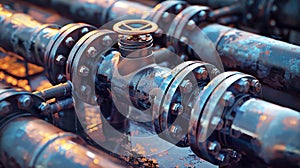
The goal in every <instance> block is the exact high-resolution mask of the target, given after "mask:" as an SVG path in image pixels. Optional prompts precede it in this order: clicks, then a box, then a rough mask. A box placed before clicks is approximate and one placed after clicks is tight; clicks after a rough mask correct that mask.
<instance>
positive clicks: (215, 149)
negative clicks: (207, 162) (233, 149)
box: [207, 141, 221, 155]
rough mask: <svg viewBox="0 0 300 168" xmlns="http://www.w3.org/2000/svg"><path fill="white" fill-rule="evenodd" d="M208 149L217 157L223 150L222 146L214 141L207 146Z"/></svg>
mask: <svg viewBox="0 0 300 168" xmlns="http://www.w3.org/2000/svg"><path fill="white" fill-rule="evenodd" d="M207 149H208V151H209V152H210V153H211V154H213V155H217V154H219V152H220V150H221V145H220V143H219V142H216V141H214V142H209V143H208V144H207Z"/></svg>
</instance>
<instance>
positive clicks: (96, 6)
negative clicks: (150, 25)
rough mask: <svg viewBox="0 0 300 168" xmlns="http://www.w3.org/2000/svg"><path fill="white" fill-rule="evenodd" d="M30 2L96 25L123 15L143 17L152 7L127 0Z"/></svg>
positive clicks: (32, 0) (75, 19) (46, 0)
mask: <svg viewBox="0 0 300 168" xmlns="http://www.w3.org/2000/svg"><path fill="white" fill-rule="evenodd" d="M29 2H32V3H36V4H37V5H40V6H43V7H51V8H53V9H59V10H57V11H58V12H59V13H60V14H62V15H64V16H66V17H69V18H71V19H72V20H74V21H80V22H85V23H89V24H93V25H95V26H101V25H103V24H105V23H107V22H108V21H111V20H113V19H116V18H120V17H122V16H128V15H134V17H136V18H141V17H142V15H143V14H144V13H145V12H150V11H151V10H152V8H151V7H148V6H146V5H143V4H140V3H137V2H131V1H126V0H108V1H86V0H75V1H62V0H42V1H35V0H29Z"/></svg>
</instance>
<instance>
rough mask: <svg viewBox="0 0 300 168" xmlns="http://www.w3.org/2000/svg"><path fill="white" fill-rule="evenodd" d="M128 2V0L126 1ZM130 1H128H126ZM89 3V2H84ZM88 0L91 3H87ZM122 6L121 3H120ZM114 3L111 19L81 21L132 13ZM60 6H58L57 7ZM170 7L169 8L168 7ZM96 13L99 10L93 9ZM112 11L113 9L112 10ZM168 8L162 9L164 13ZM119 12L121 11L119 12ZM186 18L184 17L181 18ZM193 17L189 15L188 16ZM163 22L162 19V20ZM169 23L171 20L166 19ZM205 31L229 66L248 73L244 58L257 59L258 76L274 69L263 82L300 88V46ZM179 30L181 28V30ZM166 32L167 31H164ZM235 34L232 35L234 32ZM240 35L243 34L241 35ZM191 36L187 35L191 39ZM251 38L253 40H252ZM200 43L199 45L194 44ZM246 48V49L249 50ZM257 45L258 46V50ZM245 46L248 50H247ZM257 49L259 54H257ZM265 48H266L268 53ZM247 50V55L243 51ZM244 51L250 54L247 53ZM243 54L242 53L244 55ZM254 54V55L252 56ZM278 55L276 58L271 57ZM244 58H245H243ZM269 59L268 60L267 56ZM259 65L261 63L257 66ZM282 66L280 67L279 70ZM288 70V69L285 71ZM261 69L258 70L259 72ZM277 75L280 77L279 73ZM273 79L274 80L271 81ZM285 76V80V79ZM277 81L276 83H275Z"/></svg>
mask: <svg viewBox="0 0 300 168" xmlns="http://www.w3.org/2000/svg"><path fill="white" fill-rule="evenodd" d="M32 2H33V3H38V2H37V1H34V0H32ZM39 3H41V4H44V6H45V5H48V6H52V5H53V4H57V2H55V1H49V2H40V1H39ZM103 3H104V1H101V2H99V3H89V2H88V1H84V0H81V1H80V3H78V4H81V6H86V8H87V7H89V5H90V6H91V5H93V6H98V7H97V8H96V7H94V8H91V9H90V10H92V9H97V10H98V13H99V12H100V11H101V10H99V9H102V8H103V7H104V5H103ZM120 3H123V1H120ZM124 3H125V2H124ZM126 3H128V2H126ZM74 4H75V3H72V4H64V5H66V6H67V7H68V8H72V7H73V6H74ZM83 4H86V5H83ZM87 4H89V5H87ZM130 5H131V6H132V8H134V7H135V6H136V5H140V4H138V3H136V4H135V5H134V2H130ZM120 6H121V5H120ZM114 7H115V6H113V5H112V6H110V7H108V9H110V10H109V11H108V12H106V16H107V17H106V18H110V19H103V20H102V22H98V21H97V20H95V19H93V18H94V15H93V16H91V15H84V16H82V17H81V18H80V19H81V21H88V20H94V21H93V22H91V23H92V24H95V25H99V24H100V25H102V24H104V23H106V22H108V21H109V20H111V19H114V18H117V16H121V15H124V14H125V13H127V14H129V13H130V11H131V10H132V8H122V10H113V9H114ZM145 8H147V7H146V6H144V7H143V8H136V9H137V10H138V11H139V10H140V9H143V10H144V9H145ZM56 9H58V8H56ZM165 10H166V11H167V10H168V9H167V8H166V9H165ZM92 11H93V13H95V12H96V11H94V10H92ZM111 11H114V12H113V13H112V12H111ZM144 11H150V8H149V7H148V8H147V10H144ZM163 12H165V11H160V13H163ZM199 12H201V11H199ZM67 13H68V14H69V15H73V17H78V16H76V15H75V14H74V13H71V12H70V10H65V13H64V15H66V14H67ZM117 13H119V14H117ZM141 13H142V12H138V14H137V15H136V17H139V16H141ZM182 19H183V18H182ZM185 19H190V18H185ZM160 22H161V21H160ZM165 24H168V23H165ZM298 25H300V24H298ZM202 29H203V32H204V34H205V35H207V36H208V37H209V38H210V40H211V41H213V42H214V43H215V44H216V47H217V50H218V51H219V54H220V55H221V57H222V60H223V61H224V62H223V64H224V66H225V68H226V69H232V68H233V66H235V68H237V69H236V70H240V71H242V72H245V73H249V71H251V68H250V69H249V66H250V65H249V66H248V67H247V66H241V64H242V61H244V63H243V64H245V63H246V62H248V63H246V64H250V62H251V63H253V62H254V63H255V64H254V65H255V66H256V69H262V70H261V71H260V72H255V73H251V74H254V75H256V77H258V78H259V79H262V78H263V77H264V76H266V75H268V73H269V71H270V70H273V72H272V74H270V75H269V78H270V77H274V76H276V77H274V78H273V79H266V80H262V81H263V83H265V84H268V85H269V86H271V87H273V88H276V89H283V90H287V91H293V92H294V91H296V92H300V90H299V89H300V86H298V85H297V84H296V83H297V82H295V81H298V78H299V76H300V71H299V70H298V69H297V66H296V65H297V60H298V59H297V58H298V57H299V51H300V47H299V46H295V45H292V44H288V43H283V42H280V41H277V40H272V39H270V38H267V37H263V36H258V35H254V34H251V33H248V32H245V31H241V30H236V29H231V28H230V27H224V26H221V25H218V24H213V25H207V26H204V27H202ZM229 30H232V31H231V32H228V33H227V34H222V33H223V32H224V33H225V32H226V31H229ZM179 31H180V30H179ZM233 31H235V32H236V33H238V34H235V33H234V32H233ZM165 33H166V32H165ZM231 34H232V35H231ZM230 35H231V36H235V37H239V38H237V39H236V40H227V42H226V49H225V48H224V47H225V46H224V45H225V44H223V43H218V42H220V41H222V40H224V39H229V38H228V37H229V36H230ZM240 36H241V37H242V38H240ZM190 38H191V37H188V39H190ZM250 42H251V44H250ZM195 46H198V45H195ZM236 46H239V48H243V51H241V50H240V49H239V51H238V49H237V48H236ZM249 47H252V48H254V50H251V49H250V48H249ZM246 49H247V50H246ZM255 49H256V50H255ZM244 50H246V51H244ZM256 52H257V54H255V53H256ZM263 52H266V53H265V54H264V53H263ZM243 54H244V55H243ZM245 54H246V55H248V56H247V57H245ZM241 56H242V57H241ZM250 57H251V58H250ZM273 58H274V59H275V61H273V60H272V59H273ZM231 59H233V60H240V61H238V62H237V64H235V65H232V64H229V63H228V61H227V60H231ZM241 59H243V60H241ZM257 59H259V60H260V61H259V63H257V62H258V61H257ZM264 59H266V60H264ZM258 66H259V67H258ZM277 69H279V70H277ZM285 72H286V73H285ZM258 73H259V74H258ZM277 76H278V77H277ZM270 80H271V81H270ZM282 80H283V81H282ZM274 83H275V85H274Z"/></svg>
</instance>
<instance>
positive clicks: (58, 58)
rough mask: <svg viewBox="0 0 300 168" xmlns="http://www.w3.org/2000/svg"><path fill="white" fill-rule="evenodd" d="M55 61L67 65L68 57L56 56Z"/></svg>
mask: <svg viewBox="0 0 300 168" xmlns="http://www.w3.org/2000/svg"><path fill="white" fill-rule="evenodd" d="M55 63H56V64H58V65H61V66H63V65H65V63H66V57H64V56H63V55H58V56H56V58H55Z"/></svg>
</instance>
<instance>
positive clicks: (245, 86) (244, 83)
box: [236, 78, 250, 93]
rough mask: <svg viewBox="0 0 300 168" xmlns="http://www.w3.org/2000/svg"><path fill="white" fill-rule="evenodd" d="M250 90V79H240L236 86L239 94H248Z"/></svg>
mask: <svg viewBox="0 0 300 168" xmlns="http://www.w3.org/2000/svg"><path fill="white" fill-rule="evenodd" d="M249 88H250V83H249V81H248V79H246V78H242V79H240V80H239V81H238V82H237V84H236V89H237V90H238V91H239V92H243V93H246V92H248V91H249Z"/></svg>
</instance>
